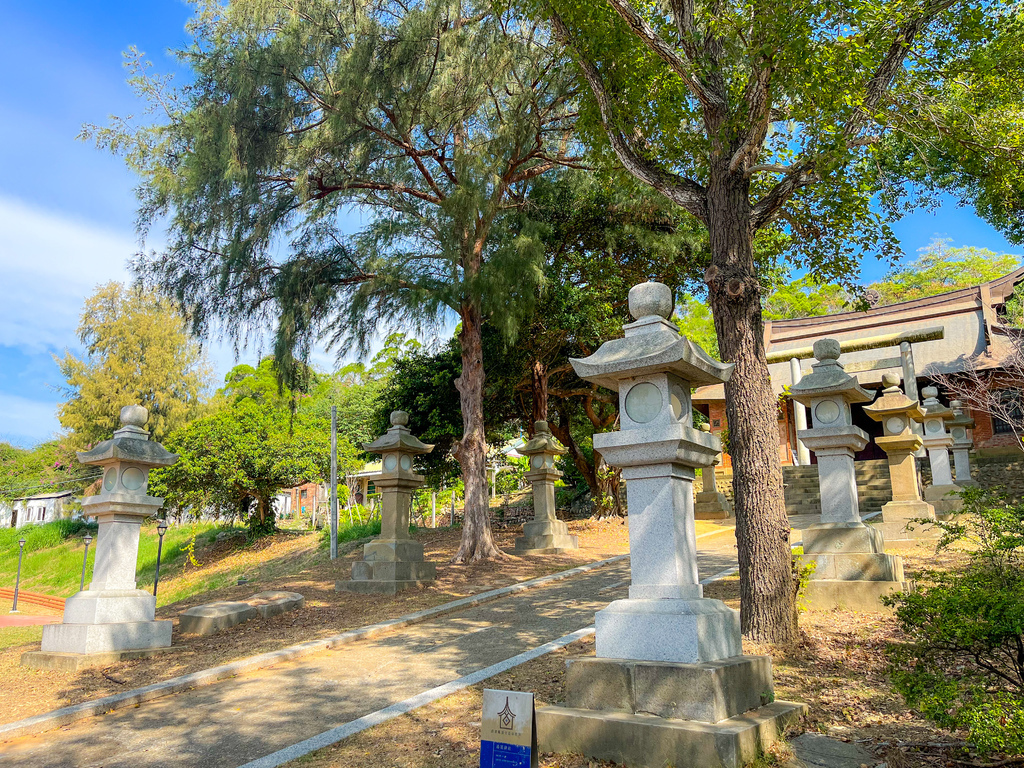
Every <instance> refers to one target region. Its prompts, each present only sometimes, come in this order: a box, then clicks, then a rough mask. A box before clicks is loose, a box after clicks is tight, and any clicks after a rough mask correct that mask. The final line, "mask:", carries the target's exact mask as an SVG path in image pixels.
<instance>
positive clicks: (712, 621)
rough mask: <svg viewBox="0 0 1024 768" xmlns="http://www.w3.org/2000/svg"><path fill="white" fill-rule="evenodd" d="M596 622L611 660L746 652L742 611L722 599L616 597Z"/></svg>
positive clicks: (699, 658)
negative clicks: (743, 640)
mask: <svg viewBox="0 0 1024 768" xmlns="http://www.w3.org/2000/svg"><path fill="white" fill-rule="evenodd" d="M630 589H631V590H632V589H634V587H631V588H630ZM595 625H596V629H597V642H596V653H597V656H598V657H600V658H605V659H645V660H648V661H661V662H670V663H674V664H702V663H706V662H710V661H715V660H718V659H729V658H733V657H735V656H741V655H742V654H743V646H742V643H741V639H740V615H739V612H738V611H734V610H733V609H732V608H729V607H728V606H727V605H726V604H725V603H723V602H722V601H720V600H710V599H706V598H704V599H696V600H685V599H671V598H661V599H629V600H616V601H614V602H613V603H610V604H609V605H608V606H607V607H605V608H603V609H602V610H600V611H598V612H597V615H596V616H595Z"/></svg>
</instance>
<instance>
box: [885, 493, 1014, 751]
mask: <svg viewBox="0 0 1024 768" xmlns="http://www.w3.org/2000/svg"><path fill="white" fill-rule="evenodd" d="M962 497H963V500H964V509H963V514H962V515H960V516H959V517H958V518H957V519H956V520H954V521H950V522H941V521H940V522H936V523H934V525H936V526H937V527H938V528H939V529H940V530H941V532H942V537H941V539H940V541H939V548H940V549H945V548H951V549H957V550H959V551H962V552H964V553H965V554H966V556H967V565H966V567H964V568H963V569H957V570H953V571H947V572H942V571H939V572H936V571H931V572H928V573H927V574H925V575H924V577H923V578H922V579H920V580H919V589H918V591H917V592H912V593H907V594H899V595H896V596H894V597H892V598H889V599H888V600H887V602H889V604H891V605H894V606H895V607H896V618H897V620H898V621H899V624H900V626H901V628H902V629H903V631H904V632H905V633H906V634H907V636H908V642H906V643H902V644H895V645H893V646H892V647H890V649H889V658H890V664H891V673H892V679H893V683H894V685H895V687H896V689H897V690H898V691H899V692H900V693H901V694H902V695H903V696H904V698H905V699H906V700H907V703H908V704H910V705H911V706H914V707H916V708H918V709H919V710H920V711H921V712H922V713H923V714H924V715H925V716H926V717H928V718H930V719H932V720H934V721H935V722H936V723H938V724H939V725H941V726H943V727H946V728H953V729H964V730H966V731H967V732H968V738H969V740H970V741H971V742H972V743H973V744H974V746H975V748H976V749H977V750H978V751H979V752H982V753H991V752H1003V753H1012V754H1020V753H1024V504H1016V505H1013V504H1009V503H1007V501H1006V499H1005V498H1004V497H1002V496H1001V495H999V494H997V493H994V492H992V491H986V490H982V489H979V488H966V489H964V491H963V493H962Z"/></svg>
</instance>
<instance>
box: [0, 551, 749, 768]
mask: <svg viewBox="0 0 1024 768" xmlns="http://www.w3.org/2000/svg"><path fill="white" fill-rule="evenodd" d="M721 538H722V539H725V541H720V542H716V541H715V539H714V538H712V539H711V540H710V541H709V542H707V546H708V549H707V551H705V552H703V553H701V555H700V567H701V577H702V578H705V577H709V576H712V575H715V574H717V573H720V572H721V571H722V570H723V569H726V568H728V567H730V566H732V565H734V564H735V550H734V549H733V547H732V540H731V537H725V536H723V537H721ZM628 578H629V566H628V561H624V562H621V563H616V564H614V565H611V566H608V567H606V568H602V569H599V570H597V571H592V572H589V573H586V574H583V575H580V576H576V577H573V578H571V579H568V580H566V581H562V582H558V583H555V584H552V585H550V586H547V587H541V588H538V589H534V590H530V591H527V592H524V593H522V594H518V595H513V596H510V597H507V598H503V599H501V600H497V601H495V602H492V603H488V604H486V605H482V606H479V607H477V608H471V609H468V610H465V611H462V612H459V613H455V614H449V615H446V616H440V617H438V618H437V619H434V620H431V621H428V622H424V623H422V624H418V625H415V626H413V627H408V628H406V629H402V630H399V631H396V632H394V633H393V634H390V635H386V636H383V637H380V638H376V639H373V640H367V641H363V642H358V643H354V644H352V645H348V646H344V647H341V648H339V649H337V650H334V651H327V652H324V653H320V654H316V655H313V656H309V657H306V658H303V659H300V660H297V661H293V662H287V663H283V664H280V665H277V666H275V667H271V668H269V669H265V670H261V671H259V672H254V673H252V674H248V675H243V676H240V677H237V678H232V679H229V680H224V681H222V682H219V683H216V684H214V685H210V686H205V687H202V688H198V689H194V690H191V691H187V692H185V693H180V694H176V695H173V696H167V697H164V698H160V699H156V700H154V701H151V702H148V703H145V704H142V705H141V706H139V707H136V708H132V709H126V710H118V711H115V712H113V713H112V714H109V715H104V716H101V717H94V718H89V719H87V720H83V721H80V722H78V723H75V724H73V725H70V726H67V727H65V728H62V729H60V730H56V731H50V732H46V733H42V734H37V735H34V736H27V737H24V738H20V739H16V740H14V741H11V742H7V743H4V744H0V765H18V766H21V767H22V768H35V767H37V766H38V767H39V768H43V766H46V767H47V768H56V767H57V766H69V767H70V766H74V767H75V768H79V767H81V766H104V768H114V767H115V766H125V767H127V766H140V767H141V766H182V767H183V768H184V767H185V766H197V765H202V766H204V768H220V767H223V768H237V766H240V765H244V764H245V763H247V762H249V761H251V760H254V759H256V758H259V757H262V756H264V755H267V754H269V753H271V752H275V751H277V750H279V749H283V748H284V747H287V746H290V745H292V744H295V743H296V742H299V741H302V740H304V739H307V738H310V737H312V736H315V735H317V734H319V733H322V732H324V731H326V730H329V729H331V728H334V727H336V726H338V725H341V724H343V723H346V722H349V721H351V720H355V719H356V718H359V717H361V716H363V715H366V714H368V713H371V712H375V711H376V710H379V709H381V708H384V707H387V706H389V705H392V704H394V703H396V702H400V701H402V700H404V699H407V698H409V697H411V696H414V695H416V694H418V693H420V692H422V691H425V690H427V689H430V688H433V687H435V686H438V685H441V684H443V683H446V682H449V681H451V680H455V679H457V678H459V677H462V676H464V675H467V674H469V673H471V672H474V671H477V670H480V669H482V668H484V667H487V666H490V665H491V664H495V663H497V662H500V661H503V660H505V659H508V658H510V657H512V656H515V655H516V654H518V653H521V652H523V651H526V650H529V649H532V648H535V647H537V646H539V645H542V644H544V643H547V642H550V641H552V640H555V639H557V638H559V637H562V636H564V635H567V634H569V633H570V632H573V631H576V630H578V629H580V628H582V627H586V626H588V625H590V624H592V623H593V620H594V612H595V611H597V610H599V609H600V608H602V607H603V606H604V605H606V604H607V603H608V602H610V601H612V600H615V599H619V598H621V597H625V595H626V584H628Z"/></svg>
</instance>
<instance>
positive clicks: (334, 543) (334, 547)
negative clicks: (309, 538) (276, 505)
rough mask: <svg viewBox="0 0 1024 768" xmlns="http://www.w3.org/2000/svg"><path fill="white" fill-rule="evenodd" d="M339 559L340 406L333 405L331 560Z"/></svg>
mask: <svg viewBox="0 0 1024 768" xmlns="http://www.w3.org/2000/svg"><path fill="white" fill-rule="evenodd" d="M337 559H338V406H336V405H332V406H331V560H337Z"/></svg>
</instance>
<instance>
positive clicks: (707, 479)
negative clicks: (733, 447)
mask: <svg viewBox="0 0 1024 768" xmlns="http://www.w3.org/2000/svg"><path fill="white" fill-rule="evenodd" d="M700 431H701V432H710V431H711V425H710V424H701V425H700ZM721 463H722V454H721V453H719V454H718V456H717V457H716V458H715V463H714V464H710V465H708V466H706V467H702V468H701V471H700V480H701V489H700V491H699V492H698V493H697V495H696V497H695V502H694V505H693V516H694V518H696V519H697V520H724V519H725V518H727V517H732V505H731V504H730V503H729V499H727V498H726V497H725V494H724V493H720V492H719V490H718V478H717V477H716V474H717V472H716V468H717V467H718V466H720V465H721Z"/></svg>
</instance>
